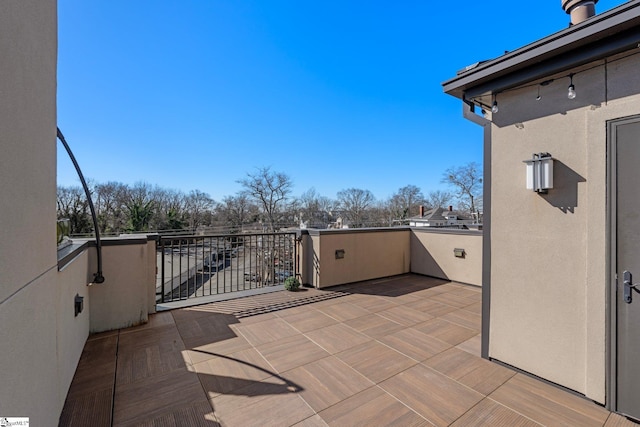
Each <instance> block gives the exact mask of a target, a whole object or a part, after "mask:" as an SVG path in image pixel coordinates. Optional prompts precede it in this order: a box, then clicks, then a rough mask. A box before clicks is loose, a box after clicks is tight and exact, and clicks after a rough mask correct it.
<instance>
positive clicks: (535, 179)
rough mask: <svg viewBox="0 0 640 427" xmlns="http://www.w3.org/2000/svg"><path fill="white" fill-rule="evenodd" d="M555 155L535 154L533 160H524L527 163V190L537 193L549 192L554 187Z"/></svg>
mask: <svg viewBox="0 0 640 427" xmlns="http://www.w3.org/2000/svg"><path fill="white" fill-rule="evenodd" d="M553 160H554V159H553V157H551V154H549V153H538V154H534V155H533V158H532V159H531V160H524V163H526V165H527V190H533V191H535V192H536V193H547V190H548V189H550V188H553Z"/></svg>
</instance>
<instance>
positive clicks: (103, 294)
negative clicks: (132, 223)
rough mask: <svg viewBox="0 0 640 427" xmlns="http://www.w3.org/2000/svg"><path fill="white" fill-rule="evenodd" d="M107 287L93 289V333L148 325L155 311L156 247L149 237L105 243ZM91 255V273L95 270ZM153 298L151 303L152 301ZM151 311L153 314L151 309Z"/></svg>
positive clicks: (93, 287)
mask: <svg viewBox="0 0 640 427" xmlns="http://www.w3.org/2000/svg"><path fill="white" fill-rule="evenodd" d="M103 244H104V246H103V247H102V257H103V258H102V269H103V271H104V277H105V281H104V283H101V284H97V285H94V286H91V288H90V292H89V294H90V296H91V300H92V301H94V304H93V305H92V307H91V333H95V332H102V331H109V330H113V329H119V328H127V327H129V326H135V325H139V324H142V323H146V322H147V320H148V317H149V313H150V312H153V311H155V310H154V309H153V307H155V286H156V275H155V269H156V250H155V247H156V244H155V241H154V240H150V241H148V240H147V237H146V236H143V237H140V236H131V237H128V238H127V237H122V238H113V239H106V240H103ZM95 254H96V251H95V250H92V251H91V258H90V263H89V265H90V269H91V271H95V268H96V256H95ZM150 298H151V301H150ZM150 307H152V310H153V311H150V310H149V308H150Z"/></svg>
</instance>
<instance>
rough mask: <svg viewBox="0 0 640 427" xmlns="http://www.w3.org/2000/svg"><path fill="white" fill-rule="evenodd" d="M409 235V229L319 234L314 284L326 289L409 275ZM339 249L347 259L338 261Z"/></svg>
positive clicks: (314, 239)
mask: <svg viewBox="0 0 640 427" xmlns="http://www.w3.org/2000/svg"><path fill="white" fill-rule="evenodd" d="M409 234H410V232H409V230H408V229H402V230H394V229H370V230H362V229H358V230H321V231H315V233H314V234H312V235H311V239H312V248H311V250H312V251H313V254H312V259H313V262H314V267H313V268H314V271H313V273H312V284H313V285H314V286H315V287H318V288H324V287H328V286H335V285H341V284H345V283H352V282H358V281H361V280H369V279H374V278H379V277H387V276H393V275H397V274H403V273H408V272H409V265H410V261H411V260H410V257H411V255H410V247H409V246H410V244H409ZM336 250H344V253H345V255H344V258H343V259H336V256H335V252H336ZM307 259H309V257H307Z"/></svg>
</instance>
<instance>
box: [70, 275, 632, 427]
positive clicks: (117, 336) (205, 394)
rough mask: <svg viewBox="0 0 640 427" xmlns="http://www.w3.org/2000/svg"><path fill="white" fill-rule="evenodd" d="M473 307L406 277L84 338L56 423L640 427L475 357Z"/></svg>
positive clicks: (448, 286) (460, 288)
mask: <svg viewBox="0 0 640 427" xmlns="http://www.w3.org/2000/svg"><path fill="white" fill-rule="evenodd" d="M480 310H481V300H480V289H478V288H474V287H470V286H465V285H460V284H455V283H451V282H445V281H442V280H437V279H433V278H428V277H422V276H417V275H404V276H399V277H394V278H390V279H381V280H373V281H369V282H365V283H358V284H354V285H350V286H343V287H339V288H334V289H331V290H325V291H320V290H315V289H305V290H302V291H300V292H297V293H290V292H276V293H272V294H266V295H258V296H252V297H247V298H241V299H236V300H231V301H226V302H217V303H211V304H207V305H202V306H198V307H192V308H185V309H179V310H173V311H170V312H162V313H159V314H156V315H153V316H152V317H151V319H150V321H149V323H148V324H146V325H143V326H140V327H135V328H129V329H123V330H120V331H114V332H111V333H105V334H99V335H95V336H92V337H90V338H89V340H88V341H87V344H86V346H85V349H84V352H83V355H82V358H81V361H80V364H79V366H78V369H77V371H76V375H75V377H74V380H73V384H72V386H71V390H70V391H69V395H68V397H67V400H66V404H65V408H64V411H63V413H62V416H61V419H60V424H61V425H64V426H67V425H78V426H84V425H91V426H109V425H115V426H129V425H150V426H151V425H162V426H173V425H175V426H189V425H203V426H218V425H222V426H242V427H246V426H261V427H262V426H326V425H332V426H334V425H335V426H359V425H361V426H385V425H397V426H430V425H436V426H447V425H453V426H478V425H487V426H536V425H575V426H607V427H610V426H624V425H627V424H628V425H629V426H631V425H634V424H632V423H631V422H629V421H627V420H626V419H624V418H622V417H620V416H618V415H615V414H610V413H609V412H608V411H606V410H605V409H603V408H602V407H600V406H598V405H595V404H593V403H591V402H589V401H587V400H585V399H582V398H580V397H577V396H574V395H572V394H569V393H566V392H564V391H562V390H560V389H558V388H555V387H552V386H550V385H547V384H545V383H542V382H540V381H537V380H535V379H532V378H530V377H528V376H526V375H523V374H519V373H516V372H514V371H512V370H510V369H508V368H505V367H503V366H500V365H498V364H495V363H492V362H489V361H487V360H484V359H481V358H480V357H479V351H480V335H479V333H480ZM112 402H113V405H112Z"/></svg>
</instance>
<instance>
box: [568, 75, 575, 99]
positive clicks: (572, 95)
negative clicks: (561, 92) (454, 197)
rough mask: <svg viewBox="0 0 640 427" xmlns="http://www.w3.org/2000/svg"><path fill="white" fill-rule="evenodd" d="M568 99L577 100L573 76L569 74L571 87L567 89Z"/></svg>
mask: <svg viewBox="0 0 640 427" xmlns="http://www.w3.org/2000/svg"><path fill="white" fill-rule="evenodd" d="M567 98H569V99H576V87H575V85H574V84H573V74H569V87H568V88H567Z"/></svg>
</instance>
